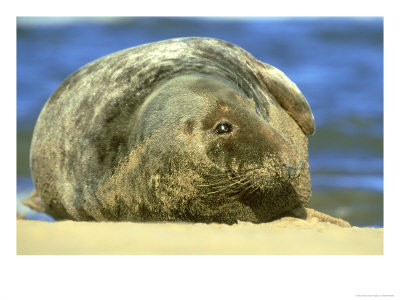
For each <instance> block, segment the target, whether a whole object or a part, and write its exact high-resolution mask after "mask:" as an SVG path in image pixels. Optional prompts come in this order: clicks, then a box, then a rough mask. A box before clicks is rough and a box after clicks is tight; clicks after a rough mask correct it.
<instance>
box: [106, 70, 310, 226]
mask: <svg viewBox="0 0 400 300" xmlns="http://www.w3.org/2000/svg"><path fill="white" fill-rule="evenodd" d="M289 119H290V117H289ZM135 120H137V122H135V124H134V125H133V127H134V130H132V132H135V133H136V134H134V135H132V138H131V144H132V147H133V149H134V150H133V151H132V153H131V155H130V159H128V160H127V161H125V162H124V163H123V164H122V165H121V167H120V170H119V171H118V172H117V173H116V175H115V176H114V178H118V179H119V180H120V182H114V184H117V185H118V190H119V191H120V192H119V197H122V198H125V200H126V198H130V200H128V201H125V202H128V203H131V205H132V206H136V209H137V210H139V211H140V213H139V215H141V219H145V220H149V219H150V220H152V219H153V220H162V219H164V220H165V219H173V220H176V219H178V220H187V221H202V222H212V221H216V222H225V223H234V222H237V221H238V220H242V221H252V222H264V221H268V220H271V219H272V218H274V217H277V216H279V215H280V214H282V213H283V212H285V211H287V210H290V209H292V208H294V207H296V206H299V205H301V204H304V202H306V200H304V199H303V198H302V197H300V196H299V194H298V192H297V191H296V186H297V185H298V184H299V182H301V181H299V177H301V173H302V170H303V166H304V165H305V163H304V157H302V155H301V153H300V152H299V151H298V150H297V149H296V146H295V145H294V144H293V143H292V142H291V141H289V140H288V139H287V138H286V137H284V136H283V135H282V134H281V133H280V132H279V131H278V129H277V128H274V127H273V126H272V125H271V124H270V122H269V120H268V117H265V114H261V113H260V112H259V111H258V109H257V107H256V104H255V102H254V101H253V100H252V99H250V98H248V97H247V96H246V94H245V93H244V92H243V91H242V90H241V89H240V88H239V87H238V86H236V85H234V84H232V83H231V82H229V81H226V80H225V79H221V78H216V77H211V76H203V75H186V76H179V77H176V78H174V79H172V80H170V81H168V82H167V83H165V84H164V85H162V86H161V87H160V88H158V89H157V90H156V91H154V92H153V94H152V95H151V96H150V97H148V99H147V100H146V102H145V103H144V104H143V106H142V108H141V110H140V111H139V112H138V115H137V116H136V118H135ZM293 124H295V123H294V122H293ZM293 124H292V125H293ZM294 126H296V125H294ZM305 174H306V175H307V174H308V173H307V172H305ZM305 180H306V181H307V180H308V184H309V178H308V177H307V178H306V179H305ZM129 182H130V183H131V186H136V187H138V188H139V190H140V192H138V191H137V190H136V191H131V190H130V188H125V189H124V186H125V187H128V186H129ZM132 182H134V184H132ZM140 187H142V188H140ZM109 190H116V189H115V188H114V189H112V188H111V189H109ZM140 195H142V196H140ZM143 195H144V196H143ZM113 197H114V198H115V195H113ZM138 197H139V198H140V200H139V201H138ZM306 198H307V195H306ZM149 199H150V200H149ZM155 204H156V205H155Z"/></svg>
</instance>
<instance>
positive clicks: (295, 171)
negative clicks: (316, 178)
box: [283, 164, 299, 177]
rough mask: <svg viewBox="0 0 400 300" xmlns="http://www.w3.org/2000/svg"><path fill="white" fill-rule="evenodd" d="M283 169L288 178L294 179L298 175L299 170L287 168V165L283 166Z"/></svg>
mask: <svg viewBox="0 0 400 300" xmlns="http://www.w3.org/2000/svg"><path fill="white" fill-rule="evenodd" d="M283 166H284V167H285V169H286V170H287V172H288V174H289V177H295V176H296V175H297V174H298V171H299V168H294V167H292V166H289V165H287V164H283Z"/></svg>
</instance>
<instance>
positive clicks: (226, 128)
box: [215, 122, 233, 134]
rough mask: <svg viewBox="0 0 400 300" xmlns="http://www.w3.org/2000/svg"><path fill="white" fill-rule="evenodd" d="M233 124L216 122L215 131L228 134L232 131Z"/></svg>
mask: <svg viewBox="0 0 400 300" xmlns="http://www.w3.org/2000/svg"><path fill="white" fill-rule="evenodd" d="M232 130H233V126H232V124H231V123H228V122H220V123H218V125H217V127H215V131H216V132H217V133H218V134H228V133H230V132H232Z"/></svg>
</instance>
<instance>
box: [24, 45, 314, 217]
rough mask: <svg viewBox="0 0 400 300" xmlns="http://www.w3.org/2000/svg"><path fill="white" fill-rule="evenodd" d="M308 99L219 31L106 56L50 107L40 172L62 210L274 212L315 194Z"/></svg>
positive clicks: (37, 134) (42, 131)
mask: <svg viewBox="0 0 400 300" xmlns="http://www.w3.org/2000/svg"><path fill="white" fill-rule="evenodd" d="M313 130H314V121H313V116H312V113H311V111H310V108H309V106H308V104H307V101H306V100H305V98H304V97H303V95H302V94H301V92H300V91H299V90H298V88H297V87H296V86H295V84H294V83H293V82H291V81H290V80H289V79H288V78H287V77H286V76H285V75H284V74H283V73H282V72H281V71H279V70H277V69H275V68H274V67H272V66H269V65H267V64H263V63H261V62H260V61H258V60H256V59H255V58H254V57H252V56H251V55H250V54H249V53H247V52H246V51H244V50H243V49H241V48H239V47H237V46H235V45H233V44H229V43H226V42H223V41H220V40H216V39H209V38H180V39H172V40H167V41H162V42H158V43H152V44H146V45H142V46H138V47H134V48H130V49H127V50H123V51H120V52H116V53H113V54H111V55H108V56H105V57H103V58H101V59H99V60H97V61H94V62H92V63H90V64H88V65H86V66H84V67H83V68H81V69H80V70H78V71H77V72H75V73H74V74H72V75H71V76H70V77H68V78H67V79H66V80H65V81H64V82H63V83H62V84H61V85H60V87H58V89H57V90H56V91H55V92H54V94H53V95H52V96H51V97H50V98H49V100H48V101H47V103H46V105H45V107H44V108H43V110H42V112H41V114H40V116H39V119H38V122H37V124H36V127H35V130H34V135H33V140H32V146H31V171H32V176H33V180H34V184H35V187H36V190H37V191H38V194H39V196H40V199H41V201H42V205H43V210H44V211H45V212H46V213H48V214H50V215H51V216H53V217H54V218H55V219H74V220H98V221H101V220H121V221H122V220H132V221H164V220H171V221H172V220H174V221H195V222H225V223H229V224H232V223H235V222H237V221H238V220H241V221H251V222H265V221H269V220H271V219H274V218H276V217H279V216H280V215H282V214H284V213H285V212H287V211H290V210H291V209H294V208H298V207H303V206H304V205H305V204H306V203H307V202H308V201H309V199H310V195H311V184H310V175H309V170H308V162H307V161H308V149H307V142H308V139H307V136H306V135H307V134H311V133H312V132H313Z"/></svg>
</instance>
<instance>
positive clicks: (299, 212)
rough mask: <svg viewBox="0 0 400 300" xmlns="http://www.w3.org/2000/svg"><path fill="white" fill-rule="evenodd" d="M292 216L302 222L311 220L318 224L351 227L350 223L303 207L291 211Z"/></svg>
mask: <svg viewBox="0 0 400 300" xmlns="http://www.w3.org/2000/svg"><path fill="white" fill-rule="evenodd" d="M292 213H293V216H295V217H296V218H300V219H303V220H307V221H311V220H312V219H314V218H315V219H314V220H316V221H318V222H327V223H331V224H335V225H339V226H341V227H351V225H350V223H349V222H347V221H345V220H343V219H339V218H335V217H332V216H329V215H327V214H324V213H322V212H319V211H316V210H314V209H311V208H305V207H299V208H295V209H293V211H292Z"/></svg>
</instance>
